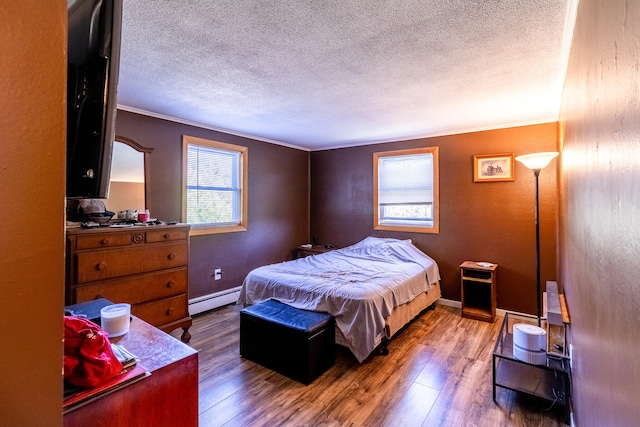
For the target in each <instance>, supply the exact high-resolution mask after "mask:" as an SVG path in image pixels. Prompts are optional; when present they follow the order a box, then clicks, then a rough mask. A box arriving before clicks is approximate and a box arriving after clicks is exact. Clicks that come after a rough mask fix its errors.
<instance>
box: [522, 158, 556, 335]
mask: <svg viewBox="0 0 640 427" xmlns="http://www.w3.org/2000/svg"><path fill="white" fill-rule="evenodd" d="M558 154H559V153H556V152H546V153H534V154H526V155H524V156H518V157H516V160H517V161H519V162H520V163H522V164H524V165H525V166H526V167H528V168H529V169H531V170H532V171H533V175H534V176H535V177H536V210H535V219H536V297H537V303H538V326H540V316H541V310H540V221H539V218H538V207H539V203H538V176H539V175H540V171H541V170H542V169H544V168H545V167H547V165H548V164H549V162H551V160H553V159H554V158H556V156H558Z"/></svg>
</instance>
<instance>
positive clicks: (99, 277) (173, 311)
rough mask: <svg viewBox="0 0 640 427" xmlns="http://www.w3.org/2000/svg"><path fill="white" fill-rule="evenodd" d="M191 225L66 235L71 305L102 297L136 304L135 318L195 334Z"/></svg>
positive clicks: (68, 300) (185, 336)
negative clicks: (191, 310) (191, 296)
mask: <svg viewBox="0 0 640 427" xmlns="http://www.w3.org/2000/svg"><path fill="white" fill-rule="evenodd" d="M188 261H189V226H188V225H186V224H178V225H173V226H169V225H156V226H153V227H133V228H132V227H129V228H98V229H72V230H67V269H66V290H65V294H66V303H67V304H77V303H81V302H85V301H91V300H95V299H99V298H107V299H109V300H111V301H113V302H114V303H128V304H131V314H133V315H134V316H137V317H139V318H141V319H143V320H145V321H146V322H148V323H151V324H152V325H154V326H156V327H158V328H160V329H162V330H163V331H165V332H170V331H172V330H174V329H177V328H180V327H181V328H182V329H183V334H182V340H183V341H184V342H187V341H188V340H189V338H190V337H191V335H190V334H189V331H188V329H189V327H190V326H191V317H190V316H189V312H188Z"/></svg>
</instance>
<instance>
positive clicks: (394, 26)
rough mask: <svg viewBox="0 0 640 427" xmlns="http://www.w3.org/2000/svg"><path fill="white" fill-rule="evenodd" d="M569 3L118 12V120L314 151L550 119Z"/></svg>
mask: <svg viewBox="0 0 640 427" xmlns="http://www.w3.org/2000/svg"><path fill="white" fill-rule="evenodd" d="M575 3H577V0H477V1H471V0H457V1H453V0H451V1H447V0H419V1H418V0H386V1H385V0H377V1H365V0H316V1H303V0H282V1H265V0H262V1H260V0H247V1H242V0H230V1H228V0H215V1H204V0H182V1H169V0H124V10H123V29H122V51H121V65H120V67H121V68H120V81H119V86H118V104H119V107H120V108H121V109H124V110H128V111H135V112H142V113H146V114H150V115H153V116H156V117H163V118H169V119H172V120H177V121H181V122H185V123H191V124H197V125H201V126H204V127H207V128H211V129H218V130H222V131H225V132H229V133H232V134H237V135H244V136H249V137H253V138H257V139H260V140H265V141H270V142H275V143H280V144H284V145H290V146H295V147H301V148H306V149H309V150H318V149H324V148H335V147H344V146H350V145H361V144H367V143H377V142H386V141H394V140H403V139H411V138H418V137H425V136H435V135H443V134H452V133H459V132H466V131H472V130H481V129H491V128H497V127H504V126H513V125H522V124H530V123H541V122H547V121H554V120H557V119H558V111H559V107H560V97H561V92H562V84H563V81H564V75H565V69H566V62H567V57H568V56H567V55H568V49H569V44H570V34H571V32H572V29H573V19H572V9H573V8H575V7H576V5H575Z"/></svg>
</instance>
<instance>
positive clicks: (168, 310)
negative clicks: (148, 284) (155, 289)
mask: <svg viewBox="0 0 640 427" xmlns="http://www.w3.org/2000/svg"><path fill="white" fill-rule="evenodd" d="M173 312H174V308H173V307H171V308H168V309H167V316H171V315H172V314H173Z"/></svg>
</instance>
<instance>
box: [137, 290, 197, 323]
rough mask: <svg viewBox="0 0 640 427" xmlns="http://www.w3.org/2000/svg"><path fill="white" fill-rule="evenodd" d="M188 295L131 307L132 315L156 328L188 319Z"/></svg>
mask: <svg viewBox="0 0 640 427" xmlns="http://www.w3.org/2000/svg"><path fill="white" fill-rule="evenodd" d="M187 305H188V302H187V295H186V294H182V295H178V296H175V297H170V298H164V299H161V300H156V301H151V302H147V303H144V304H137V305H134V306H132V307H131V314H133V315H134V316H137V317H139V318H141V319H142V320H144V321H145V322H148V323H151V324H152V325H154V326H160V325H164V324H166V323H170V322H173V321H175V320H179V319H182V318H184V317H187V316H188V315H189V314H188V313H187V311H188V310H187Z"/></svg>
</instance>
